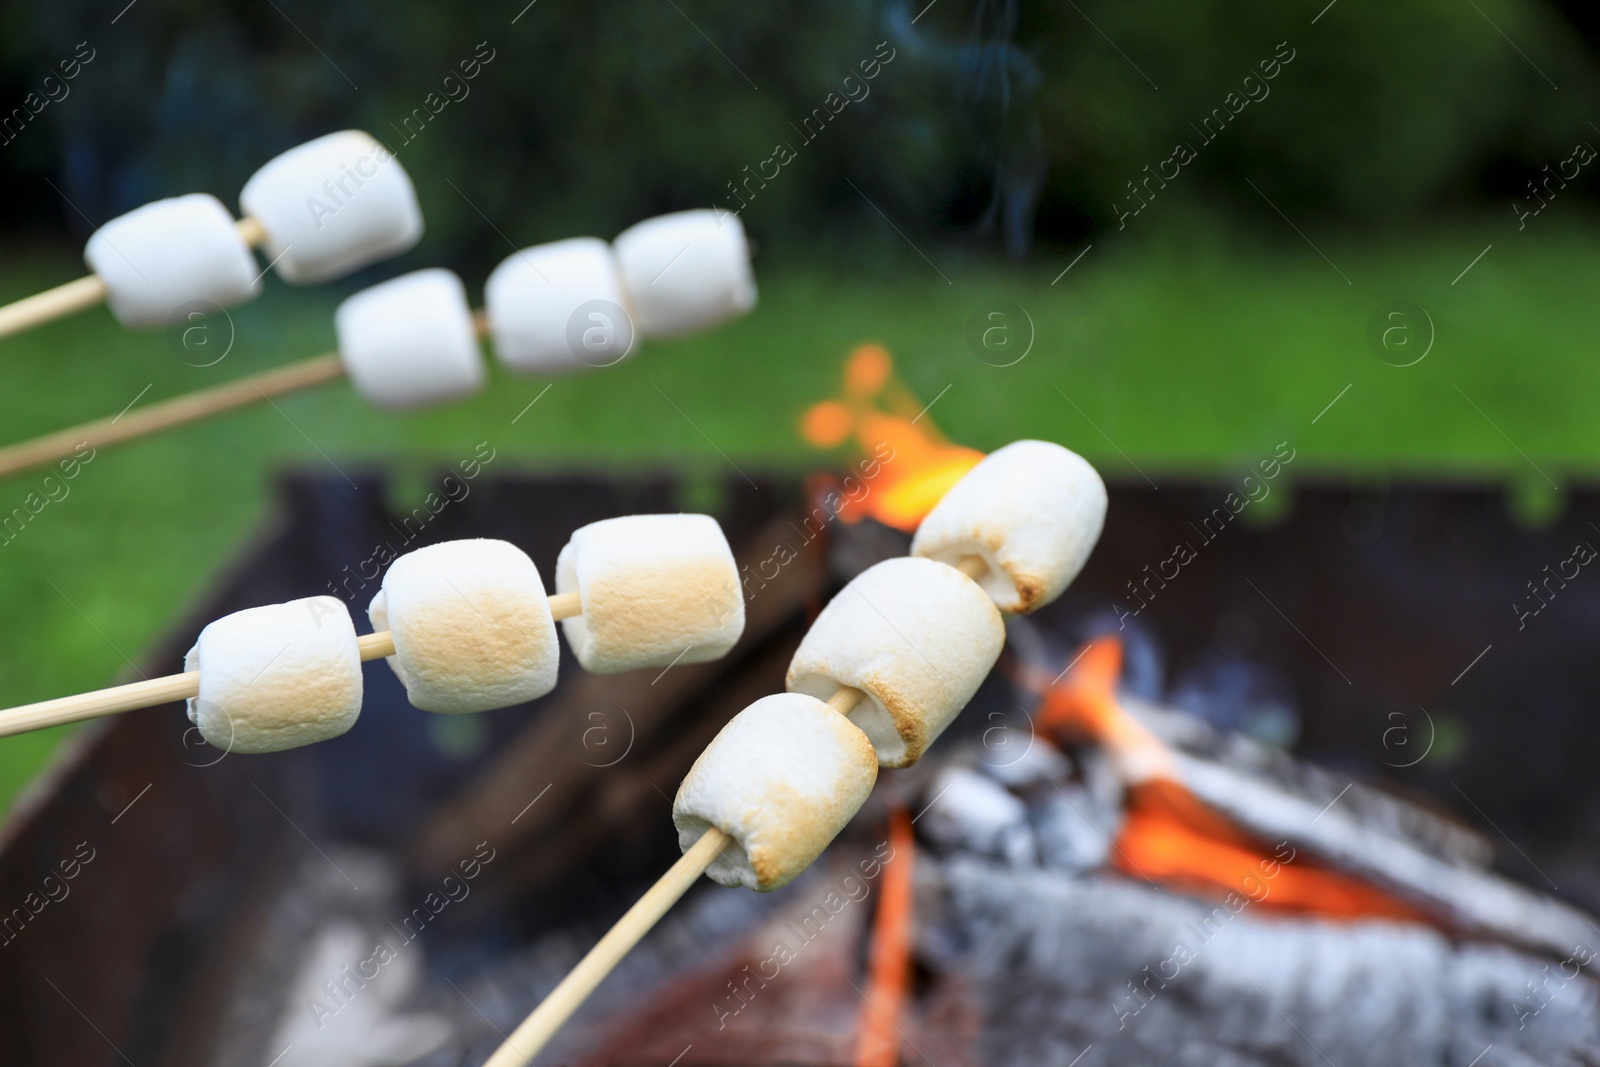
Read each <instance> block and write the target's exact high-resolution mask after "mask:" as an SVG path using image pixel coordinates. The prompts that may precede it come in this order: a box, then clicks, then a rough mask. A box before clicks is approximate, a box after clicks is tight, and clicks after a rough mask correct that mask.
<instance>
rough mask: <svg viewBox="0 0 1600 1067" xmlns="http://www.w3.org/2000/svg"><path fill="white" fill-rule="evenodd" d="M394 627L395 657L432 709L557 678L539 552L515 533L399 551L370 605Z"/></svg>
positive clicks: (490, 704)
mask: <svg viewBox="0 0 1600 1067" xmlns="http://www.w3.org/2000/svg"><path fill="white" fill-rule="evenodd" d="M367 617H368V618H370V619H371V620H372V628H373V629H374V630H389V631H392V633H393V635H394V655H392V656H390V657H389V666H390V667H392V668H394V673H395V674H396V675H397V676H398V677H399V679H400V681H401V683H402V684H403V685H404V686H405V687H406V698H407V699H408V700H410V701H411V703H412V705H413V706H415V707H418V708H421V709H422V710H423V711H440V712H468V711H488V710H489V709H490V708H503V707H506V706H508V705H511V704H521V703H522V702H524V701H527V700H533V699H534V698H536V697H542V696H544V695H545V694H546V693H548V692H550V690H552V689H554V688H555V685H556V667H557V665H558V664H559V662H560V658H561V648H560V645H559V644H558V643H557V641H556V623H555V619H553V618H552V617H551V615H550V600H549V598H548V597H547V596H546V595H545V591H544V582H543V581H542V580H541V579H540V578H539V569H538V568H537V567H535V566H534V565H533V560H531V559H529V558H528V557H527V555H526V554H525V553H524V552H523V551H522V550H521V549H520V548H518V547H517V546H516V545H513V544H510V543H509V542H506V541H491V540H487V539H483V538H470V539H467V540H462V541H446V542H444V543H442V544H437V545H429V546H428V547H427V548H419V549H417V550H416V551H415V552H408V553H406V554H405V555H403V556H401V557H400V558H399V559H397V560H395V561H394V563H393V565H391V566H390V567H389V570H388V573H386V574H385V575H384V576H383V588H382V589H380V590H379V591H378V595H377V596H375V597H373V598H372V605H371V606H370V607H369V608H368V609H367Z"/></svg>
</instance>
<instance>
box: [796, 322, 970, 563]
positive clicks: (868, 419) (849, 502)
mask: <svg viewBox="0 0 1600 1067" xmlns="http://www.w3.org/2000/svg"><path fill="white" fill-rule="evenodd" d="M841 392H842V394H843V395H842V396H841V397H839V398H838V399H834V400H824V401H822V402H821V403H818V404H814V405H812V406H811V407H810V408H808V409H807V410H806V412H805V414H804V415H802V416H801V418H800V433H801V436H802V437H804V438H805V440H806V443H808V444H810V445H811V446H812V447H814V448H819V449H832V448H837V447H839V446H840V445H842V444H843V443H844V442H845V441H846V440H847V439H848V438H850V437H851V436H852V435H853V436H854V437H855V441H856V444H857V445H858V446H859V447H860V449H861V450H862V451H863V452H864V453H866V454H871V455H873V456H876V457H878V459H879V460H880V462H878V463H876V464H874V465H873V466H874V469H873V470H872V471H871V472H870V473H867V474H866V475H865V477H864V481H865V483H866V491H865V492H864V493H862V494H861V495H859V496H854V495H852V496H848V497H847V498H846V499H845V502H844V504H843V506H842V507H841V508H840V509H839V517H840V518H841V519H843V520H844V521H846V522H860V521H861V520H862V519H864V518H873V519H877V520H878V521H879V522H881V523H883V524H884V525H886V526H893V527H894V528H896V529H898V530H904V531H906V532H907V533H909V532H911V531H913V530H915V529H916V528H917V524H918V523H920V522H921V521H922V518H923V516H924V515H926V514H927V513H928V512H929V510H931V509H932V507H933V505H934V504H936V503H938V502H939V498H940V497H942V496H944V494H945V492H946V491H947V490H949V488H950V487H951V486H952V485H954V484H955V483H956V482H958V481H960V479H961V476H962V475H964V474H966V473H967V471H969V470H971V469H972V468H973V467H974V466H975V465H976V464H977V462H978V461H979V460H981V459H982V458H983V453H982V452H979V451H977V450H976V449H972V448H966V447H964V446H962V445H957V444H951V443H950V441H948V440H947V439H946V438H945V436H944V435H943V434H941V433H940V432H939V430H938V428H937V427H936V426H935V425H934V424H933V420H932V419H931V418H929V417H928V416H927V413H926V411H925V410H924V409H923V408H922V407H921V406H920V405H919V404H918V402H917V400H916V398H915V397H914V396H912V394H911V393H910V392H909V391H908V390H907V389H906V388H905V387H904V386H903V385H901V384H900V383H899V382H897V381H896V380H895V378H894V359H893V357H892V356H890V355H889V350H888V349H886V348H884V347H883V346H882V345H877V344H864V345H860V346H858V347H857V348H856V350H855V351H854V352H852V353H851V354H850V359H849V360H848V361H847V362H846V364H845V371H844V382H843V385H842V389H841Z"/></svg>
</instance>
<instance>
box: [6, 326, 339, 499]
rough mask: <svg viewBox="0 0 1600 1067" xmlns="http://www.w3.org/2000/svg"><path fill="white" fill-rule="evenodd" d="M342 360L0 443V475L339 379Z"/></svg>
mask: <svg viewBox="0 0 1600 1067" xmlns="http://www.w3.org/2000/svg"><path fill="white" fill-rule="evenodd" d="M343 375H344V364H343V363H341V362H340V361H339V356H338V354H337V353H333V354H329V355H325V356H317V357H315V358H314V359H307V360H302V361H300V362H298V363H291V364H289V365H288V366H287V367H279V368H277V369H276V370H269V371H262V372H261V373H260V374H252V375H249V376H248V377H245V378H240V379H239V380H238V381H232V382H228V383H227V384H225V385H218V386H213V387H212V388H210V389H201V390H199V391H198V392H194V393H189V394H187V395H185V396H179V397H174V398H172V399H171V400H162V401H159V402H157V403H154V404H147V405H145V406H144V407H142V408H139V409H138V410H137V411H130V412H127V413H126V414H123V415H118V416H113V417H111V418H105V419H96V420H95V421H94V422H86V423H84V424H83V425H81V426H74V427H72V428H70V429H66V430H59V431H57V432H55V433H52V434H46V435H45V436H44V437H38V438H35V439H33V440H32V441H23V442H21V443H20V444H15V445H7V446H5V447H0V478H6V477H9V476H11V475H13V474H16V473H18V472H20V471H25V470H31V469H33V468H35V467H43V466H48V465H49V464H51V463H54V462H56V461H57V460H62V459H66V458H67V457H68V456H70V455H72V454H73V452H74V451H75V450H76V449H78V448H79V447H81V446H83V445H85V444H88V445H90V446H92V447H95V448H103V447H104V446H106V445H112V444H117V443H118V442H121V441H128V440H132V439H133V438H136V437H143V436H145V435H146V434H152V433H158V432H160V431H162V430H170V429H172V428H174V427H177V426H185V425H187V424H189V423H191V422H199V421H200V420H201V419H207V418H210V417H211V416H213V415H219V414H221V413H222V412H225V411H234V410H237V409H239V408H243V407H248V406H250V405H251V404H259V403H261V402H262V401H263V400H268V399H271V398H272V397H275V396H283V395H284V394H285V393H293V392H297V391H299V390H301V389H309V388H311V387H312V386H314V385H322V384H323V383H325V382H331V381H334V380H335V379H338V378H340V377H343Z"/></svg>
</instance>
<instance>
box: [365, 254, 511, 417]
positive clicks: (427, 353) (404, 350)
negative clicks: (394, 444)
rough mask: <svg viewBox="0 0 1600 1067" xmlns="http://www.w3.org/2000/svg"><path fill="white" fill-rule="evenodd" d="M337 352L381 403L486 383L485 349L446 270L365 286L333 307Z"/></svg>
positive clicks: (439, 395)
mask: <svg viewBox="0 0 1600 1067" xmlns="http://www.w3.org/2000/svg"><path fill="white" fill-rule="evenodd" d="M334 329H335V332H336V333H337V334H338V337H339V357H340V359H342V360H343V361H344V365H345V369H346V370H347V371H348V372H349V374H350V380H351V382H352V383H353V384H354V385H355V387H356V391H357V392H359V393H360V394H361V395H362V396H363V397H364V398H366V399H367V400H369V401H371V402H372V403H373V404H375V405H376V406H378V407H381V408H415V407H424V406H426V405H429V404H437V403H442V402H444V401H446V400H454V399H456V398H457V397H462V396H466V395H468V394H469V393H475V392H477V391H478V390H479V389H481V388H482V387H483V383H484V369H483V355H482V353H481V352H480V351H479V349H478V335H477V331H476V330H475V329H474V327H473V324H472V309H471V308H470V307H468V306H467V291H466V289H465V288H464V287H463V286H462V284H461V279H460V278H458V277H456V276H455V275H454V274H452V273H451V272H450V271H447V270H444V269H442V268H438V267H435V268H431V269H428V270H419V271H413V272H412V273H410V274H402V275H401V276H400V277H398V278H392V279H390V280H389V281H386V282H382V283H380V284H378V285H374V286H372V287H371V288H368V289H363V290H361V291H360V292H359V293H356V294H355V295H354V296H352V297H350V298H349V299H347V300H345V301H344V303H342V304H340V305H339V308H338V310H337V311H336V312H335V313H334Z"/></svg>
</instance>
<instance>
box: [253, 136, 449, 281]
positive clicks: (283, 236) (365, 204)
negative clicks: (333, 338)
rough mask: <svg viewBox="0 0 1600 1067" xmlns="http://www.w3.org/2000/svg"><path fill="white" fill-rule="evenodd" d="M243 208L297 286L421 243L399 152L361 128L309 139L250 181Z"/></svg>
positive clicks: (276, 264)
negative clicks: (254, 221)
mask: <svg viewBox="0 0 1600 1067" xmlns="http://www.w3.org/2000/svg"><path fill="white" fill-rule="evenodd" d="M239 206H240V208H242V209H243V211H244V213H245V214H246V215H249V216H250V217H251V218H254V219H255V220H256V221H257V222H259V223H261V228H262V229H263V230H265V231H266V235H267V239H266V242H265V244H264V250H265V251H266V254H267V258H268V259H270V260H271V261H272V263H273V268H274V269H275V270H276V271H277V272H278V276H279V277H281V278H282V279H283V280H284V281H286V282H289V283H290V284H291V285H310V284H311V283H313V282H325V281H327V280H329V279H330V278H338V277H342V276H343V275H346V274H349V273H351V272H352V271H355V270H358V269H360V268H361V267H365V266H367V265H368V264H369V263H376V262H378V261H379V260H381V259H388V258H389V257H390V256H395V255H399V254H400V253H401V252H404V251H405V250H406V249H408V248H411V247H412V246H413V245H415V244H416V243H417V242H418V241H419V240H421V238H422V209H421V208H420V207H418V206H417V191H416V190H415V189H414V188H412V186H411V179H410V178H409V177H407V176H406V172H405V168H404V167H402V166H400V163H399V161H398V160H396V159H395V158H394V153H393V152H391V151H389V150H388V149H387V148H385V147H384V146H383V145H381V144H379V143H378V142H377V141H376V140H374V139H373V138H372V136H371V135H370V134H366V133H362V132H361V131H360V130H344V131H343V132H341V133H330V134H328V135H327V136H325V137H318V138H317V139H316V140H315V141H307V142H306V143H305V144H303V145H300V146H299V147H298V148H291V149H289V151H287V152H285V153H283V154H282V155H281V156H277V157H276V158H274V159H272V160H271V161H269V162H268V163H267V165H266V166H264V167H262V168H261V169H260V170H258V171H256V172H255V173H254V174H253V175H251V176H250V180H249V181H247V182H245V184H244V190H243V191H242V192H241V193H240V194H239Z"/></svg>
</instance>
